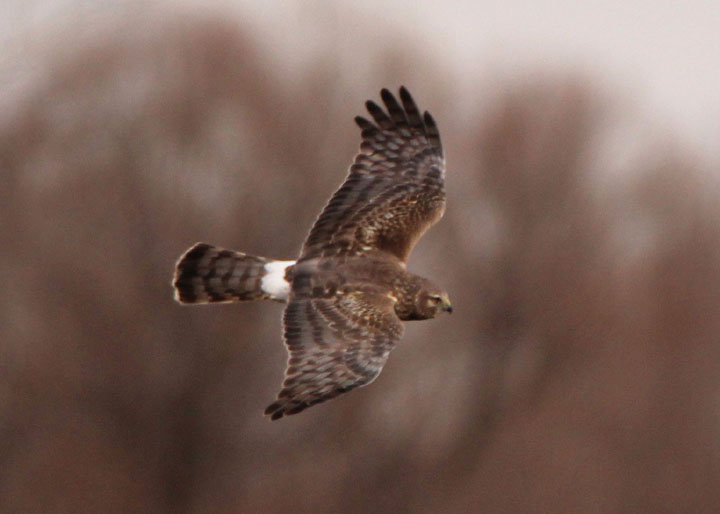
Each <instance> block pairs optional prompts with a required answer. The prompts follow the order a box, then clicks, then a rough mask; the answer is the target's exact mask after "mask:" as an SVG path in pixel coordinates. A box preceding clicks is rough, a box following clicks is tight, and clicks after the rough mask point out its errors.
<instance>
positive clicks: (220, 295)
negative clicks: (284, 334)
mask: <svg viewBox="0 0 720 514" xmlns="http://www.w3.org/2000/svg"><path fill="white" fill-rule="evenodd" d="M283 262H284V261H275V260H273V259H268V258H265V257H258V256H255V255H247V254H244V253H241V252H235V251H232V250H225V249H224V248H218V247H215V246H212V245H209V244H205V243H197V244H196V245H194V246H193V247H191V248H190V249H188V250H187V251H186V252H185V253H184V254H183V256H182V257H180V260H179V261H178V263H177V265H176V267H175V277H174V278H173V287H174V288H175V299H176V300H177V301H178V302H180V303H191V304H192V303H217V302H237V301H248V300H261V299H270V300H278V301H284V300H285V299H286V296H287V293H286V292H285V291H284V289H283V288H280V289H278V288H277V287H275V288H274V289H269V288H267V287H266V288H263V284H264V281H263V279H265V278H266V276H267V275H268V273H269V272H272V273H275V274H278V273H282V275H280V276H278V277H276V276H272V277H271V278H273V279H274V280H273V283H274V284H277V283H280V284H281V285H284V283H286V282H285V280H284V271H285V267H287V265H285V266H284V267H283V266H277V263H283ZM289 264H291V263H289V262H288V265H289ZM265 285H267V279H266V284H265ZM288 287H289V286H288ZM283 293H284V295H283Z"/></svg>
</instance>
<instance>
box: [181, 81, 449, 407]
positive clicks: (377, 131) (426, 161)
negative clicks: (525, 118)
mask: <svg viewBox="0 0 720 514" xmlns="http://www.w3.org/2000/svg"><path fill="white" fill-rule="evenodd" d="M381 97H382V100H383V102H384V104H385V109H383V108H381V107H380V106H379V105H378V104H376V103H375V102H373V101H371V100H369V101H367V102H366V104H365V105H366V107H367V110H368V112H369V113H370V115H371V116H372V119H373V121H369V120H368V119H366V118H363V117H361V116H358V117H356V118H355V122H356V123H357V124H358V126H359V127H360V129H361V130H362V142H361V145H360V151H359V152H358V154H357V155H356V156H355V160H354V162H353V164H352V165H351V166H350V171H349V174H348V176H347V178H346V179H345V182H344V183H343V184H342V186H341V187H340V189H338V190H337V191H336V192H335V194H334V195H333V196H332V198H331V199H330V201H329V202H328V204H327V205H326V206H325V208H324V209H323V211H322V213H321V214H320V216H319V217H318V218H317V220H316V221H315V224H314V225H313V227H312V229H311V230H310V233H309V235H308V236H307V239H306V240H305V243H304V244H303V246H302V249H301V251H300V256H299V257H298V259H297V260H295V261H281V260H274V259H269V258H266V257H258V256H254V255H248V254H245V253H241V252H236V251H233V250H226V249H222V248H218V247H215V246H212V245H209V244H205V243H197V244H196V245H194V246H193V247H191V248H190V249H188V250H187V251H186V252H185V253H184V254H183V255H182V257H180V260H179V261H178V263H177V265H176V269H175V276H174V279H173V286H174V288H175V299H176V300H177V301H178V302H180V303H183V304H198V303H216V302H236V301H246V300H259V299H269V300H275V301H280V302H285V303H287V306H286V307H285V311H284V314H283V327H284V339H285V345H286V346H287V350H288V353H289V360H288V364H287V370H286V372H285V379H284V381H283V384H282V389H281V390H280V393H279V394H278V396H277V400H276V401H275V402H274V403H272V404H271V405H270V406H269V407H268V408H267V409H266V410H265V414H266V415H268V416H270V418H271V419H273V420H275V419H279V418H281V417H283V416H285V415H290V414H296V413H298V412H300V411H302V410H304V409H306V408H308V407H310V406H312V405H315V404H317V403H321V402H324V401H326V400H329V399H331V398H334V397H336V396H337V395H339V394H341V393H345V392H347V391H350V390H351V389H354V388H356V387H360V386H364V385H367V384H369V383H370V382H372V381H373V380H374V379H375V378H377V376H378V375H379V374H380V371H381V370H382V367H383V365H384V364H385V362H386V361H387V358H388V354H389V353H390V350H392V349H393V347H394V346H395V345H396V344H397V342H398V341H399V340H400V337H401V336H402V333H403V324H402V321H409V320H424V319H430V318H434V317H435V316H437V315H438V314H440V313H441V312H452V306H451V304H450V300H449V298H448V295H447V293H446V292H445V291H443V290H442V289H441V288H440V287H438V286H437V285H435V284H434V283H433V282H431V281H430V280H428V279H426V278H423V277H420V276H418V275H414V274H412V273H410V272H408V271H407V269H406V262H407V258H408V255H409V254H410V251H411V250H412V248H413V246H415V243H416V242H417V241H418V239H419V238H420V236H421V235H422V234H423V233H424V232H425V231H426V230H427V229H428V228H429V227H430V226H431V225H433V224H434V223H436V222H437V221H438V220H439V219H440V217H441V216H442V215H443V212H444V210H445V188H444V179H445V159H444V156H443V149H442V145H441V143H440V135H439V133H438V128H437V125H436V124H435V121H434V120H433V118H432V116H430V114H429V113H428V112H427V111H426V112H425V113H424V114H422V115H421V114H420V111H419V110H418V108H417V106H416V105H415V102H414V101H413V99H412V97H411V96H410V93H409V92H408V90H407V89H405V87H401V88H400V101H399V102H398V100H397V99H396V98H395V96H393V94H392V93H391V92H390V91H388V90H387V89H383V90H382V91H381Z"/></svg>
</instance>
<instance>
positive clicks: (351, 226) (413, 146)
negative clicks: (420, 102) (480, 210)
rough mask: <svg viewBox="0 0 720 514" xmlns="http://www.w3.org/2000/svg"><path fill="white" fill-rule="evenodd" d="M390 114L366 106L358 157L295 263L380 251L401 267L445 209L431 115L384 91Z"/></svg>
mask: <svg viewBox="0 0 720 514" xmlns="http://www.w3.org/2000/svg"><path fill="white" fill-rule="evenodd" d="M381 96H382V99H383V102H384V103H385V107H386V108H387V112H385V111H384V110H383V109H382V108H380V106H378V105H377V104H375V103H374V102H372V101H368V102H367V103H366V106H367V109H368V111H369V112H370V114H371V115H372V117H373V119H374V121H375V123H372V122H370V121H368V120H366V119H365V118H362V117H360V116H358V117H356V118H355V121H356V122H357V124H358V125H359V126H360V128H361V129H362V143H361V146H360V152H359V153H358V154H357V156H356V157H355V161H354V163H353V165H352V166H351V167H350V173H349V174H348V177H347V179H346V180H345V182H344V183H343V185H342V186H341V187H340V189H338V191H337V192H336V193H335V194H334V195H333V197H332V198H331V199H330V201H329V203H328V204H327V206H326V207H325V209H324V210H323V212H322V213H321V214H320V216H319V217H318V219H317V220H316V221H315V224H314V226H313V228H312V229H311V231H310V234H309V235H308V237H307V239H306V241H305V244H304V245H303V249H302V251H301V254H300V260H303V259H311V258H314V257H329V256H333V255H359V254H363V253H369V252H374V251H381V252H386V253H389V254H392V255H394V256H396V257H397V258H398V259H400V260H401V261H406V260H407V257H408V254H409V253H410V251H411V250H412V248H413V246H414V245H415V243H416V242H417V240H418V239H419V238H420V236H421V235H422V234H423V233H424V232H425V231H426V230H427V229H428V228H429V227H430V226H431V225H432V224H434V223H435V222H436V221H437V220H438V219H440V217H441V216H442V214H443V211H444V209H445V189H444V181H445V160H444V157H443V150H442V146H441V144H440V135H439V133H438V129H437V125H435V121H434V120H433V118H432V116H430V114H429V113H428V112H427V111H426V112H425V113H424V115H423V116H421V115H420V112H419V111H418V108H417V106H416V105H415V102H414V101H413V99H412V97H411V96H410V93H408V91H407V89H405V88H404V87H401V88H400V100H401V102H402V104H400V103H398V101H397V100H396V99H395V97H394V96H393V95H392V93H390V91H388V90H387V89H383V90H382V91H381Z"/></svg>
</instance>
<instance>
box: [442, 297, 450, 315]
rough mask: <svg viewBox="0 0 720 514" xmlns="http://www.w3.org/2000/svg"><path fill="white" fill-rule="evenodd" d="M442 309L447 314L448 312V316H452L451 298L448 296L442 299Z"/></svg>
mask: <svg viewBox="0 0 720 514" xmlns="http://www.w3.org/2000/svg"><path fill="white" fill-rule="evenodd" d="M442 307H443V310H444V311H445V312H447V313H448V314H452V311H453V308H452V304H451V303H450V298H448V297H447V296H446V297H445V298H443V299H442Z"/></svg>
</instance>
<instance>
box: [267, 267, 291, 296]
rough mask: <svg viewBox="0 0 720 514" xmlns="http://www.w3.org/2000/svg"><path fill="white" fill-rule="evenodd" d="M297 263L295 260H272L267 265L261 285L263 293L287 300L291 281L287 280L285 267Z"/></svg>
mask: <svg viewBox="0 0 720 514" xmlns="http://www.w3.org/2000/svg"><path fill="white" fill-rule="evenodd" d="M293 264H295V261H272V262H268V263H267V264H266V265H265V273H266V274H265V276H264V277H263V278H262V282H261V283H260V287H261V288H262V290H263V293H267V294H269V295H270V296H271V297H272V298H273V299H275V300H287V298H288V295H289V294H290V283H289V282H288V281H287V280H285V269H287V267H288V266H292V265H293Z"/></svg>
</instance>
